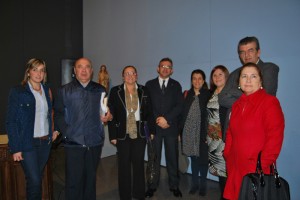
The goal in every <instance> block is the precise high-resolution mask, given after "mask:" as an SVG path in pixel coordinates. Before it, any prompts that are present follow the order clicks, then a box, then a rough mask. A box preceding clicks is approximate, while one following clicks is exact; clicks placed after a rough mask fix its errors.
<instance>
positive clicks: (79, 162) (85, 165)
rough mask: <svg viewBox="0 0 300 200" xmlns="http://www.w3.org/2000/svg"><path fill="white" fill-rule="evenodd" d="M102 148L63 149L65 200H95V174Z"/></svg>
mask: <svg viewBox="0 0 300 200" xmlns="http://www.w3.org/2000/svg"><path fill="white" fill-rule="evenodd" d="M101 151H102V146H100V145H99V146H94V147H65V159H66V186H65V195H66V200H95V199H96V173H97V165H98V161H99V156H100V154H101Z"/></svg>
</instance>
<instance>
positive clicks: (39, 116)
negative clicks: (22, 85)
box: [28, 82, 49, 137]
mask: <svg viewBox="0 0 300 200" xmlns="http://www.w3.org/2000/svg"><path fill="white" fill-rule="evenodd" d="M28 84H29V88H30V90H31V92H32V94H33V95H34V98H35V118H34V119H35V120H34V134H33V137H43V136H46V135H49V122H48V103H47V99H46V95H45V91H44V88H43V87H42V85H41V90H42V94H40V93H39V92H38V91H35V90H34V89H33V87H32V85H31V84H30V82H28Z"/></svg>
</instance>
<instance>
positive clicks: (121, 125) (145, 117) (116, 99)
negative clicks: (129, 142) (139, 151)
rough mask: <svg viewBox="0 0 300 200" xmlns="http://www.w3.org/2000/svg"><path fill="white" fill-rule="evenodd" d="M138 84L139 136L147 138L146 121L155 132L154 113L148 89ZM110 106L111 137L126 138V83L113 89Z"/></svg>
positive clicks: (112, 138) (109, 125)
mask: <svg viewBox="0 0 300 200" xmlns="http://www.w3.org/2000/svg"><path fill="white" fill-rule="evenodd" d="M137 86H138V89H137V92H138V97H139V104H140V110H139V112H140V121H138V122H137V129H138V134H139V137H141V138H145V137H146V135H145V130H144V125H145V123H147V124H148V128H149V130H150V133H151V134H154V120H153V115H152V108H151V100H150V96H149V94H148V91H147V89H146V88H145V87H144V86H142V85H137ZM108 107H109V109H110V112H111V114H112V115H113V120H112V121H110V122H108V130H109V139H110V140H114V139H118V140H125V138H126V120H127V109H126V102H125V90H124V84H122V85H118V86H116V87H113V88H112V89H111V91H110V95H109V99H108Z"/></svg>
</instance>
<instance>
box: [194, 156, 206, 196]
mask: <svg viewBox="0 0 300 200" xmlns="http://www.w3.org/2000/svg"><path fill="white" fill-rule="evenodd" d="M191 168H192V185H193V186H192V187H198V186H199V172H200V188H199V189H200V192H202V193H206V190H207V181H206V177H207V172H208V164H202V163H201V162H200V157H196V156H191Z"/></svg>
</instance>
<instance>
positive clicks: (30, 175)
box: [21, 139, 51, 200]
mask: <svg viewBox="0 0 300 200" xmlns="http://www.w3.org/2000/svg"><path fill="white" fill-rule="evenodd" d="M50 149H51V142H49V141H48V140H41V139H33V150H32V151H27V152H22V156H23V159H24V160H22V161H21V165H22V167H23V170H24V174H25V178H26V196H27V199H28V200H41V199H42V180H43V172H44V168H45V165H46V163H47V161H48V158H49V154H50Z"/></svg>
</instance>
